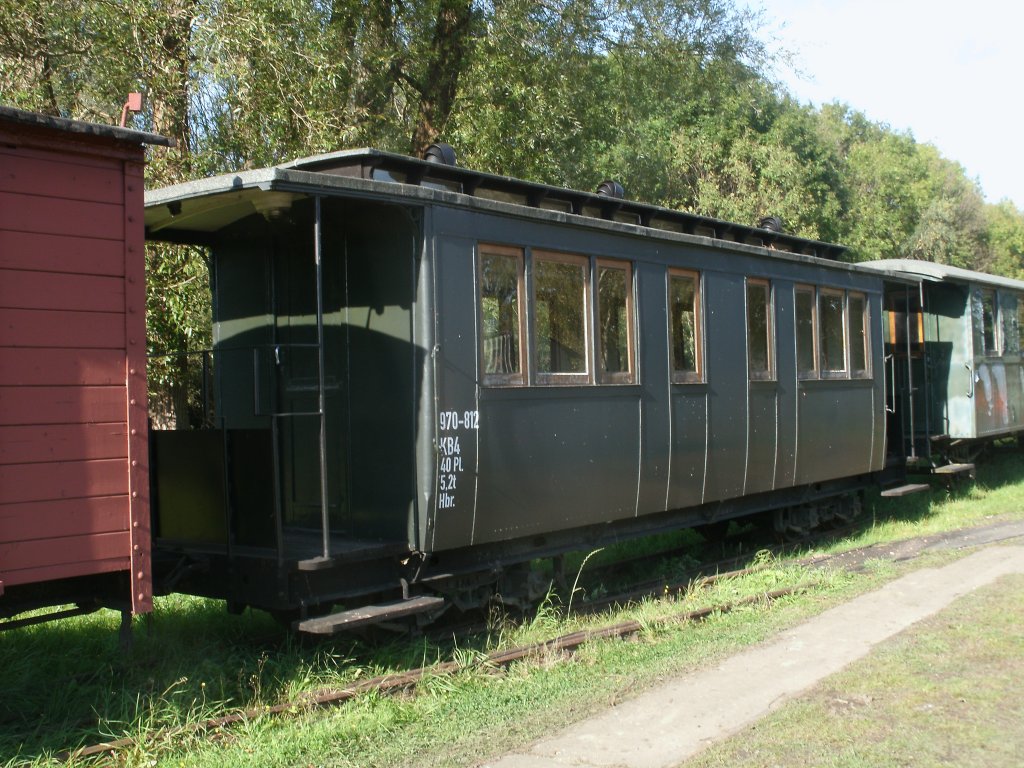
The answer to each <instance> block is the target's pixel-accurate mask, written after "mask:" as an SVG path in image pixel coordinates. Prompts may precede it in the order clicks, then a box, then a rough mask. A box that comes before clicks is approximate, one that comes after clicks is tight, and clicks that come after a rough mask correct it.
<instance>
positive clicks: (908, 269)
mask: <svg viewBox="0 0 1024 768" xmlns="http://www.w3.org/2000/svg"><path fill="white" fill-rule="evenodd" d="M860 266H862V267H865V268H867V269H873V270H876V271H879V272H890V273H895V274H900V275H913V276H915V277H917V278H922V279H925V280H929V281H932V282H938V283H944V282H955V283H981V284H984V285H991V286H995V287H997V288H1011V289H1013V290H1016V291H1024V280H1015V279H1013V278H1012V277H1003V276H1001V275H990V274H988V273H986V272H975V271H973V270H970V269H963V268H961V267H953V266H950V265H948V264H936V263H935V262H933V261H922V260H921V259H878V260H877V261H863V262H860Z"/></svg>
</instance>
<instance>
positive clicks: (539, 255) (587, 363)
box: [529, 248, 595, 386]
mask: <svg viewBox="0 0 1024 768" xmlns="http://www.w3.org/2000/svg"><path fill="white" fill-rule="evenodd" d="M545 261H546V262H551V263H555V264H571V265H574V266H581V267H583V290H582V296H581V298H582V301H583V306H582V308H581V310H580V311H581V318H582V320H583V323H582V325H583V343H582V349H583V355H584V370H583V372H566V373H560V372H551V371H541V370H540V357H539V353H538V341H539V338H540V337H539V335H538V333H539V328H538V322H537V306H538V302H537V269H538V264H539V263H540V262H545ZM530 270H531V275H532V279H531V280H530V301H529V310H530V312H531V319H530V322H529V329H530V330H529V332H530V362H531V363H532V365H531V366H530V367H531V370H532V371H533V381H534V383H535V384H537V385H539V386H571V385H580V384H592V383H593V382H594V360H593V358H594V346H595V345H594V339H593V329H592V327H591V326H592V325H593V311H592V307H593V303H594V302H593V297H592V286H591V259H590V257H588V256H581V255H579V254H575V253H564V252H562V251H548V250H540V249H536V248H532V249H530Z"/></svg>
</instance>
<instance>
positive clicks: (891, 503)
mask: <svg viewBox="0 0 1024 768" xmlns="http://www.w3.org/2000/svg"><path fill="white" fill-rule="evenodd" d="M979 471H980V477H979V482H978V483H977V484H975V485H974V486H971V487H968V488H965V489H963V490H960V491H957V492H954V493H952V494H946V493H945V492H940V491H935V492H933V493H932V495H931V498H930V499H929V498H927V496H926V495H921V496H916V497H909V498H906V499H902V500H888V499H874V500H872V501H871V503H870V504H869V510H868V512H869V514H868V515H867V516H866V520H865V526H864V528H863V530H862V531H861V532H860V533H859V534H858V535H857V536H855V537H853V538H852V539H848V540H845V541H844V542H842V543H840V544H836V545H831V547H829V548H831V549H839V548H849V547H852V546H860V545H864V544H868V543H877V542H883V541H891V540H895V539H899V538H905V537H909V536H913V535H921V534H923V533H937V532H940V531H944V530H948V529H950V528H955V527H960V526H971V525H977V524H980V523H983V522H990V521H992V520H993V519H994V518H995V517H997V516H1015V517H1016V518H1018V519H1019V518H1021V517H1024V483H1022V482H1018V481H1017V478H1020V477H1024V457H1022V456H1021V455H1020V454H1017V453H1009V452H1006V453H1001V454H1000V455H999V456H997V457H996V458H994V459H993V460H992V461H990V462H988V463H987V464H985V465H983V466H981V467H979ZM687 540H689V541H696V537H695V536H694V534H692V533H683V534H675V535H672V536H668V537H659V539H658V540H657V541H656V542H654V543H651V542H647V543H646V545H647V546H649V547H651V548H652V550H660V549H662V548H664V547H665V546H675V545H676V543H677V542H680V541H682V542H684V543H685V542H686V541H687ZM622 546H623V547H624V548H626V549H629V548H636V547H638V546H643V545H641V544H629V545H622ZM744 546H745V547H749V544H744ZM829 548H825V547H819V549H829ZM588 554H589V553H581V554H580V555H578V556H577V557H576V558H575V560H573V561H571V562H570V563H569V564H568V565H567V569H566V573H567V576H568V578H569V581H570V584H571V583H572V582H573V579H574V578H575V577H576V575H577V572H578V570H579V569H582V576H581V577H580V584H582V583H584V582H585V581H586V579H587V574H588V572H589V571H591V570H593V568H594V567H595V565H597V564H598V563H600V562H602V561H606V558H608V557H609V556H610V555H612V554H614V553H613V552H610V551H605V552H601V553H598V554H595V555H594V556H593V557H592V559H590V560H589V561H586V562H584V561H585V559H586V557H587V556H588ZM952 556H953V555H949V554H946V555H942V557H952ZM687 557H688V556H683V558H682V561H683V562H687ZM935 557H939V556H935ZM678 565H679V564H678V563H674V564H673V563H661V564H656V565H655V566H654V568H655V569H656V571H655V573H662V572H665V571H667V570H671V569H672V568H678ZM769 565H770V567H769V568H766V569H764V570H762V571H759V572H757V573H755V574H751V575H750V576H748V577H746V578H744V579H740V580H736V581H724V582H721V583H719V584H716V585H715V586H713V587H712V588H711V589H709V590H707V591H701V592H697V593H691V594H689V595H686V596H685V597H683V598H681V599H678V600H664V601H654V600H652V601H647V602H645V603H643V604H641V605H638V606H634V607H631V608H630V609H627V610H624V611H619V612H616V613H614V614H603V615H600V616H595V617H579V616H576V615H570V616H568V617H567V616H566V610H565V606H564V605H563V604H562V602H561V601H560V600H559V598H558V597H557V596H556V595H554V594H552V595H551V596H550V598H549V600H548V601H546V602H545V604H544V605H542V606H541V609H540V610H539V611H538V612H537V613H536V615H535V616H534V617H533V618H532V620H530V621H526V622H520V623H517V622H515V621H511V620H507V619H505V618H504V617H500V616H498V617H496V618H495V620H494V621H493V622H492V629H491V631H490V632H489V633H487V634H486V635H484V636H481V637H477V638H464V639H460V640H459V641H458V642H454V641H449V642H446V643H430V642H427V641H425V640H424V639H422V638H421V639H418V640H409V639H405V640H401V641H394V642H391V643H388V644H377V645H366V644H363V643H361V642H359V641H356V640H352V639H338V640H335V641H332V642H330V643H322V644H318V645H312V644H304V643H301V642H299V641H297V640H295V639H293V638H291V637H289V636H287V635H286V634H284V633H283V632H282V631H281V630H280V629H279V628H278V627H277V626H276V625H275V624H274V623H273V622H272V621H271V620H270V619H269V617H267V616H264V615H263V614H260V613H249V612H246V613H245V614H243V615H242V616H230V615H228V614H227V613H226V612H225V611H224V609H223V605H222V604H219V603H217V602H215V601H208V600H199V599H196V598H189V597H183V596H175V597H171V598H164V599H161V600H160V601H159V602H158V606H157V612H156V614H155V617H154V619H153V620H152V623H151V626H149V627H147V622H145V621H140V622H139V623H138V624H137V626H136V631H135V635H136V648H135V650H134V652H133V654H132V655H131V656H130V657H127V658H126V657H124V656H123V655H122V654H121V653H120V652H119V650H118V647H117V622H118V617H117V615H116V614H113V613H100V614H94V615H91V616H86V617H81V618H76V619H72V620H67V621H64V622H60V623H57V624H50V625H43V626H39V627H34V628H27V629H23V630H17V631H14V632H10V633H4V634H0V669H3V673H2V679H3V684H4V696H3V697H0V766H15V765H18V766H21V765H45V764H49V763H51V762H52V756H53V754H54V753H56V752H58V751H60V750H63V749H66V748H69V747H74V746H76V745H78V744H90V743H94V742H96V741H99V740H102V739H104V738H120V737H124V736H126V735H127V736H137V737H138V745H137V747H135V748H133V749H129V750H125V751H123V752H121V753H119V755H118V758H117V762H118V764H123V765H129V766H134V765H139V766H141V765H146V766H159V765H167V766H172V765H173V766H178V765H189V766H191V765H197V766H202V765H211V766H212V765H217V766H222V765H253V764H260V765H268V766H274V765H281V766H285V765H287V766H302V765H329V766H401V765H410V764H414V763H415V764H416V765H425V766H465V765H472V764H474V763H475V762H478V761H480V760H482V759H484V758H485V757H488V756H495V755H498V754H501V753H502V752H504V751H506V750H509V749H513V748H515V747H517V746H521V745H523V744H525V743H528V742H529V741H531V740H532V739H534V738H536V737H538V736H540V735H542V734H544V733H545V732H547V731H549V730H550V729H552V728H556V727H559V726H561V725H564V724H565V723H567V722H569V721H572V720H576V719H579V718H582V717H585V716H586V715H588V714H590V713H593V712H596V711H598V710H600V709H602V708H604V707H606V706H608V705H609V704H611V703H613V702H615V701H617V700H620V699H621V698H623V697H626V696H630V695H633V694H634V693H635V692H639V691H641V690H643V689H644V688H645V687H648V686H650V685H652V684H654V683H656V682H657V681H658V680H659V679H661V678H664V677H665V676H668V675H674V674H677V673H679V672H681V671H685V670H689V669H694V668H698V667H700V666H701V665H703V664H708V663H711V662H713V661H714V660H715V659H719V658H722V657H724V656H725V655H728V654H730V653H733V652H735V651H736V650H738V649H740V648H743V647H745V646H747V645H749V644H751V643H755V642H758V641H759V640H762V639H764V638H766V637H770V636H772V635H773V634H775V633H777V632H778V631H780V630H781V629H783V628H785V627H788V626H792V625H793V624H795V623H798V622H799V621H801V620H803V619H805V618H807V617H809V616H812V615H815V614H817V613H819V612H821V611H822V610H824V609H826V608H827V607H829V606H831V605H834V604H836V603H837V602H840V601H842V600H846V599H849V598H850V597H852V596H853V595H856V594H859V593H861V592H864V591H866V590H869V589H871V588H873V587H875V586H877V585H878V584H880V583H883V582H884V581H887V580H889V579H891V578H893V577H894V576H896V575H898V574H900V573H902V572H904V571H905V569H906V568H908V567H911V566H908V565H906V564H891V563H884V562H880V563H877V564H875V565H874V567H872V568H869V569H868V570H867V572H865V573H863V574H858V575H850V574H845V573H838V572H836V573H826V574H825V575H824V576H819V575H814V576H809V575H808V574H807V572H806V571H804V570H803V569H802V568H800V567H798V566H795V565H793V564H792V562H790V561H785V560H783V561H777V562H771V563H769ZM809 578H816V579H817V578H821V580H822V583H821V585H820V586H819V587H818V588H816V589H815V590H813V591H812V592H810V593H808V594H804V595H801V596H796V597H788V598H785V599H783V600H781V601H779V603H778V604H777V605H776V606H774V607H773V608H772V609H770V610H769V609H767V608H766V607H764V606H759V605H755V606H749V607H745V608H743V609H741V610H738V611H736V612H735V613H729V614H721V615H714V616H712V617H711V618H710V619H708V620H707V621H705V622H703V623H701V624H696V625H679V624H673V623H671V622H670V621H669V622H668V623H666V619H670V618H671V617H672V616H673V615H678V614H679V613H681V612H683V611H685V610H690V609H691V608H693V607H697V606H698V605H706V604H720V603H722V602H726V601H730V600H735V599H738V598H742V597H743V596H745V595H750V594H756V593H759V592H764V591H767V590H771V589H776V588H778V587H781V586H791V585H793V584H796V583H799V582H801V581H806V580H807V579H809ZM588 590H589V591H591V592H593V591H597V592H599V591H600V590H601V585H600V584H597V585H589V586H588ZM580 598H581V594H580V593H577V594H576V595H575V596H574V601H577V602H578V601H579V600H580ZM630 619H636V620H639V621H640V622H642V623H643V625H644V626H645V630H644V631H643V632H641V633H640V634H639V635H638V636H637V637H635V638H634V639H631V640H628V641H605V642H599V643H594V644H591V645H588V646H585V647H584V648H583V649H581V650H580V651H579V652H577V653H576V654H574V655H573V656H571V657H568V656H564V655H556V654H552V655H549V656H546V657H542V658H539V659H533V660H530V661H526V662H522V663H519V664H516V665H515V666H513V667H512V668H510V669H508V670H504V671H497V670H493V669H489V668H487V667H486V666H483V665H480V664H473V663H470V662H473V661H474V660H478V659H479V658H480V655H481V654H482V653H484V652H486V651H489V650H493V649H496V648H506V647H513V646H516V645H520V644H524V643H528V642H535V641H538V640H544V639H548V638H550V637H551V636H553V635H556V634H564V633H567V632H571V631H575V630H577V629H582V628H587V627H596V626H603V625H606V624H610V623H615V622H619V621H625V620H630ZM452 658H454V659H460V660H464V661H465V662H466V669H465V671H463V672H461V673H459V674H456V675H454V676H439V675H437V676H433V677H428V679H427V680H425V682H424V683H423V684H422V685H421V686H420V688H419V689H418V690H417V692H416V693H414V694H408V695H402V696H396V697H382V696H376V695H367V696H363V697H360V698H359V699H358V700H356V701H355V702H352V703H350V704H348V705H346V706H344V707H341V708H338V709H335V710H330V711H320V712H315V713H308V712H297V713H295V714H294V715H291V716H286V717H278V718H259V719H256V720H253V721H250V722H248V723H246V724H244V725H241V726H236V727H232V728H231V729H229V730H226V731H224V732H222V733H220V734H217V735H216V737H215V738H212V739H211V738H205V737H202V736H200V735H190V734H188V733H184V734H181V733H179V734H177V735H174V736H173V737H172V736H167V735H161V734H162V733H163V732H164V729H168V728H171V729H173V728H177V727H181V726H186V727H187V726H189V725H190V724H191V725H194V724H196V723H198V722H200V721H201V720H203V719H205V718H207V717H210V716H217V715H222V714H225V713H228V712H234V711H239V710H243V709H247V708H252V707H259V706H263V705H272V704H277V703H280V702H282V701H288V700H291V699H292V698H294V697H295V696H296V695H298V694H300V693H302V692H306V691H312V690H317V689H321V688H325V687H344V686H346V685H348V684H351V683H352V682H354V681H357V680H360V679H365V678H367V677H373V676H375V675H378V674H383V673H385V672H390V671H396V670H402V669H405V668H408V667H413V666H421V665H428V664H430V663H433V662H434V661H439V660H448V659H452Z"/></svg>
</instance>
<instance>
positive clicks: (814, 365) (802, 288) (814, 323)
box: [793, 283, 821, 379]
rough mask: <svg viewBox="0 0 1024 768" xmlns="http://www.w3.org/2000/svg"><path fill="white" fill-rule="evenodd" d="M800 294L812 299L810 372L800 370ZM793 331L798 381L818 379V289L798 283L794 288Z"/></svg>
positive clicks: (819, 372)
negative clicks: (798, 298)
mask: <svg viewBox="0 0 1024 768" xmlns="http://www.w3.org/2000/svg"><path fill="white" fill-rule="evenodd" d="M800 293H804V294H809V295H810V297H811V368H810V370H806V369H801V368H800V333H799V331H798V329H799V324H800V319H799V318H798V317H797V295H798V294H800ZM793 330H794V339H793V341H794V347H795V351H796V369H797V378H798V379H818V378H820V377H821V376H820V374H821V368H820V363H819V360H818V287H817V286H815V285H807V284H804V283H798V284H796V285H794V286H793Z"/></svg>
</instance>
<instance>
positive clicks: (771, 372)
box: [743, 277, 776, 381]
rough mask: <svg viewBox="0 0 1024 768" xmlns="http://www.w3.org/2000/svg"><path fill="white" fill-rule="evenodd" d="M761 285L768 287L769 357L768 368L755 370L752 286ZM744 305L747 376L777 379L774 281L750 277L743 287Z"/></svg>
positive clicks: (768, 379) (766, 321) (766, 316)
mask: <svg viewBox="0 0 1024 768" xmlns="http://www.w3.org/2000/svg"><path fill="white" fill-rule="evenodd" d="M751 286H760V287H763V288H765V289H766V299H767V302H766V306H765V334H766V335H765V345H766V352H765V354H766V356H767V358H768V369H767V370H763V371H754V370H752V369H751V367H750V287H751ZM743 305H744V309H745V313H744V314H745V317H744V320H745V331H746V334H745V335H746V341H747V376H748V377H749V379H750V381H775V380H776V374H775V291H774V288H773V286H772V281H771V280H767V279H764V278H755V277H748V278H747V279H746V283H745V285H744V287H743Z"/></svg>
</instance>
